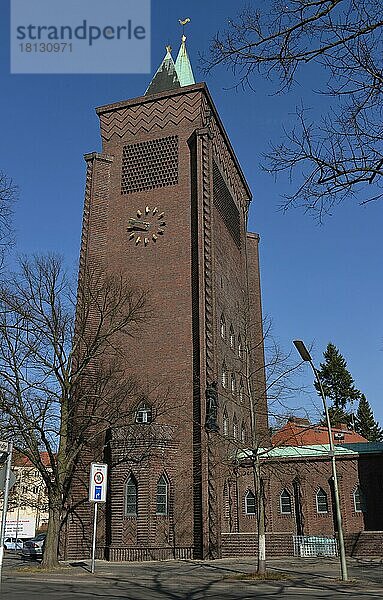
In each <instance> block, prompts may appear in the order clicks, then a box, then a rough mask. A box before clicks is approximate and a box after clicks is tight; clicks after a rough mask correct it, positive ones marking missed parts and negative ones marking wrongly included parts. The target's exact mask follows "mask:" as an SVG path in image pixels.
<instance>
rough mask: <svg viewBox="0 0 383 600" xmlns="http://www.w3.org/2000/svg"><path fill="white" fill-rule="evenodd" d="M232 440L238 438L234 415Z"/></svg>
mask: <svg viewBox="0 0 383 600" xmlns="http://www.w3.org/2000/svg"><path fill="white" fill-rule="evenodd" d="M233 438H234V439H235V440H236V439H237V438H238V422H237V417H236V416H235V415H234V417H233Z"/></svg>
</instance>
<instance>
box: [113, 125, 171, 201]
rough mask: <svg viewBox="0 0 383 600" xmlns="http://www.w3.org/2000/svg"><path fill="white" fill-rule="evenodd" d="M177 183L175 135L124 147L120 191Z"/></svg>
mask: <svg viewBox="0 0 383 600" xmlns="http://www.w3.org/2000/svg"><path fill="white" fill-rule="evenodd" d="M177 184H178V136H177V135H172V136H169V137H165V138H160V139H158V140H149V141H148V142H139V143H137V144H129V145H127V146H124V148H123V152H122V176H121V194H133V193H134V192H142V191H144V190H151V189H155V188H161V187H166V186H169V185H177Z"/></svg>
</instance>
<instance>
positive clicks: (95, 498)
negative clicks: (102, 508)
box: [89, 463, 108, 573]
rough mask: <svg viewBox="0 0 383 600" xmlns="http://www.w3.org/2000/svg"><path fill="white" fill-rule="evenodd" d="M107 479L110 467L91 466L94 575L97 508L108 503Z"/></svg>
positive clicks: (96, 464) (90, 488)
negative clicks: (101, 503) (103, 503)
mask: <svg viewBox="0 0 383 600" xmlns="http://www.w3.org/2000/svg"><path fill="white" fill-rule="evenodd" d="M107 479H108V465H106V464H104V463H92V464H91V465H90V481H89V502H94V516H93V541H92V565H91V572H92V573H94V571H95V566H96V539H97V507H98V503H99V502H105V501H106V486H107Z"/></svg>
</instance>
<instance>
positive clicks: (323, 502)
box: [316, 488, 328, 513]
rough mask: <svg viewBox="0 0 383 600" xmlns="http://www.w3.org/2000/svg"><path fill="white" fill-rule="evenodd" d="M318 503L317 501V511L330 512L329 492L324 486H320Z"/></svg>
mask: <svg viewBox="0 0 383 600" xmlns="http://www.w3.org/2000/svg"><path fill="white" fill-rule="evenodd" d="M316 503H317V512H318V513H327V512H328V502H327V494H326V492H325V491H324V490H323V489H322V488H319V490H318V491H317V494H316Z"/></svg>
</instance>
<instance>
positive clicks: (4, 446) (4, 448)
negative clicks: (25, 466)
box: [0, 440, 8, 452]
mask: <svg viewBox="0 0 383 600" xmlns="http://www.w3.org/2000/svg"><path fill="white" fill-rule="evenodd" d="M0 452H8V442H4V441H3V440H0Z"/></svg>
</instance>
